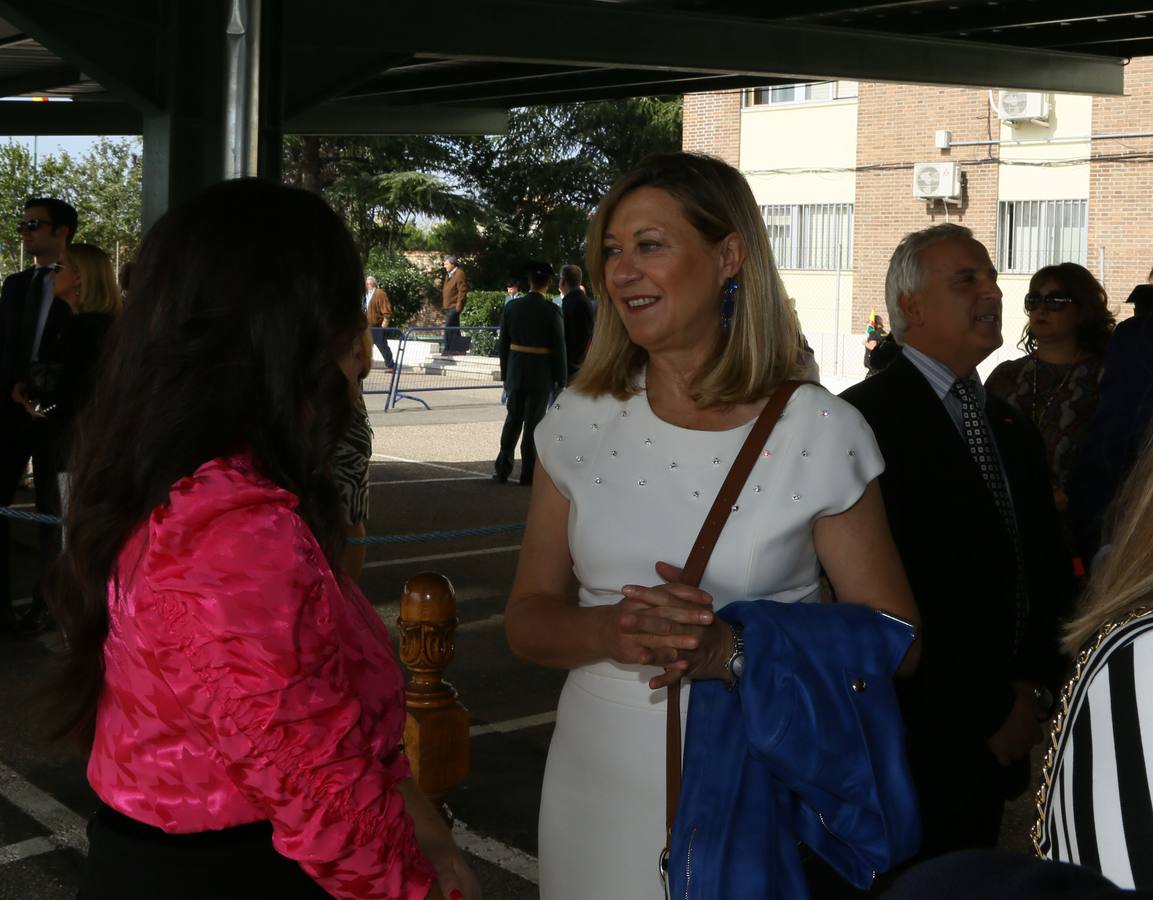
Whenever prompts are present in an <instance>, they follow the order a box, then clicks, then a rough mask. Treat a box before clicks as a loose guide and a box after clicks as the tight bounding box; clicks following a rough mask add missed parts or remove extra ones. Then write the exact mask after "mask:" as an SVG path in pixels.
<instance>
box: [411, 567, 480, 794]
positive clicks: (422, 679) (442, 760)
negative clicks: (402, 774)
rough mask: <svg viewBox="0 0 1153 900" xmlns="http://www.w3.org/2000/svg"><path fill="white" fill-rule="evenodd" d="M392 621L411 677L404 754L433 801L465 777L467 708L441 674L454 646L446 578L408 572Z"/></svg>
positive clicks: (449, 587) (453, 600) (453, 598)
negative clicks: (394, 618)
mask: <svg viewBox="0 0 1153 900" xmlns="http://www.w3.org/2000/svg"><path fill="white" fill-rule="evenodd" d="M396 624H397V628H398V629H399V631H400V658H401V661H402V662H404V665H405V667H406V668H407V669H408V671H409V674H410V676H411V677H410V679H409V682H408V686H407V687H406V688H405V692H404V693H405V706H406V708H407V710H408V716H407V717H406V719H405V723H404V747H405V753H406V754H407V756H408V761H409V763H410V764H411V766H412V774H413V778H415V779H416V783H417V784H418V785H420V788H421V790H422V791H424V793H425V795H426V796H427V797H428V798H429V799H430V800H432V801H433V803H435V804H438V805H439V804H440V803H441V802H442V801H443V799H444V796H445V795H446V794H447V793H448V792H449V791H450V790H452V788H454V787H456V786H457V785H458V784H460V783H461V782H463V781H464V779H465V778H466V777H468V740H469V738H468V710H467V709H465V708H464V706H463V705H462V704H461V702H460V701H459V700H458V699H457V695H456V688H454V687H453V686H452V685H451V684H449V683H448V682H447V681H445V680H444V679H443V678H442V677H441V676H442V675H443V673H444V670H445V669H446V668H447V667H448V664H449V663H450V662H452V657H453V653H454V652H455V649H456V647H455V636H456V625H457V618H456V593H455V592H454V591H453V588H452V582H451V581H449V580H448V579H447V578H445V577H444V576H443V575H438V574H437V573H436V572H422V573H421V574H419V575H414V576H413V577H412V578H410V579H409V580H408V581H407V582H405V585H404V596H403V597H401V599H400V615H399V616H398V617H397V620H396Z"/></svg>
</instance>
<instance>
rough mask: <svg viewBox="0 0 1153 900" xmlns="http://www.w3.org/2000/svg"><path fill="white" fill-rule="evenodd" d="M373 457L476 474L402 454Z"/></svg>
mask: <svg viewBox="0 0 1153 900" xmlns="http://www.w3.org/2000/svg"><path fill="white" fill-rule="evenodd" d="M372 458H373V459H382V460H387V461H388V462H402V463H411V464H412V465H414V466H428V467H429V468H430V469H444V470H445V471H446V472H462V473H463V474H465V475H477V474H478V473H477V472H474V471H473V470H472V469H462V468H461V467H460V466H447V465H445V464H444V463H431V462H425V461H424V460H422V459H407V458H405V457H403V456H388V455H387V454H384V453H374V454H372Z"/></svg>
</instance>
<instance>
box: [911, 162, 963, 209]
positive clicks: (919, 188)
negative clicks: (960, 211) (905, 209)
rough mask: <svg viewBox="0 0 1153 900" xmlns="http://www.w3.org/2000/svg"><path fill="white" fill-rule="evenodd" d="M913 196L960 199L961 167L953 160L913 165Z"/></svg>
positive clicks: (927, 198) (922, 198)
mask: <svg viewBox="0 0 1153 900" xmlns="http://www.w3.org/2000/svg"><path fill="white" fill-rule="evenodd" d="M913 196H914V197H916V198H918V199H919V200H960V199H961V167H960V166H959V165H958V164H957V163H955V162H934V163H917V164H916V165H914V166H913Z"/></svg>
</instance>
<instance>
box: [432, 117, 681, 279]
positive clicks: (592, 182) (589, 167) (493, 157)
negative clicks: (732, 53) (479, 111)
mask: <svg viewBox="0 0 1153 900" xmlns="http://www.w3.org/2000/svg"><path fill="white" fill-rule="evenodd" d="M458 143H459V145H460V149H461V153H460V157H459V159H458V161H457V163H456V169H455V172H454V174H455V175H456V178H457V180H458V181H459V183H460V184H461V186H462V187H463V188H465V189H466V190H468V191H469V192H470V193H472V194H473V196H475V197H476V199H477V201H478V207H477V210H476V215H475V216H469V215H458V216H457V217H456V218H455V219H451V220H449V226H448V227H447V228H445V229H444V231H443V236H444V238H445V239H446V246H445V247H444V249H446V250H449V251H451V252H455V253H457V254H458V255H461V256H465V257H467V258H468V259H469V261H470V263H471V266H472V271H471V272H470V279H471V280H472V283H476V284H479V285H484V286H488V287H499V286H501V284H503V281H504V279H506V278H507V277H508V276H509V275H514V274H518V269H519V267H520V265H521V263H522V262H523V261H524V260H526V259H544V260H548V261H549V262H551V263H553V265H554V266H558V267H559V266H560V265H563V264H564V263H569V262H575V263H578V264H579V263H581V262H582V261H583V258H584V250H583V243H584V233H585V229H586V228H587V225H588V217H589V215H590V213H591V212H592V209H593V207H595V205H596V203H597V201H598V200H599V199H600V198H601V196H602V195H603V194H604V193H605V191H607V190H608V188H609V186H610V185H611V184H612V182H613V180H614V179H616V178H617V176H619V175H621V174H622V173H623V172H626V171H628V170H629V169H630V168H632V167H633V166H635V165H636V164H637V163H638V162H640V161H641V160H642V159H644V157H646V156H648V155H650V154H652V153H658V152H668V151H672V150H676V149H679V147H680V144H681V103H680V100H679V99H675V100H662V99H658V98H653V97H642V98H635V99H631V100H614V101H602V102H596V103H574V104H566V105H563V106H538V107H529V108H526V109H518V110H513V111H512V113H511V114H510V117H509V129H508V133H507V134H504V135H500V136H494V137H486V138H474V139H467V140H462V141H459V142H458Z"/></svg>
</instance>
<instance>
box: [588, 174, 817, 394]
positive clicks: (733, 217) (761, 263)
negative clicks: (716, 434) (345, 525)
mask: <svg viewBox="0 0 1153 900" xmlns="http://www.w3.org/2000/svg"><path fill="white" fill-rule="evenodd" d="M642 187H651V188H657V189H659V190H662V191H664V192H665V193H667V194H669V195H670V196H672V197H674V198H676V199H677V200H678V201H679V202H680V204H681V207H682V209H683V211H684V215H685V218H686V219H687V220H688V222H689V223H690V224H691V225H692V226H693V227H694V228H696V229H697V231H698V232H700V234H701V236H702V237H703V238H704V239H705V241H706V242H707V243H709V244H716V243H718V242H719V241H721V240H723V239H724V238H725V237H727V236H728V235H730V234H733V233H734V232H735V233H736V234H737V235H739V236H740V238H741V240H742V241H743V242H744V245H745V253H746V256H745V261H744V264H743V265H742V266H741V269H740V271H739V272H737V273H736V276H735V277H736V281H737V284H738V285H739V287H738V289H737V293H736V297H735V299H734V303H733V321H732V325H731V327H730V330H729V334H728V335H727V336H722V337H721V339H720V345H719V346H718V347H717V353H716V354H715V355H714V356H713V358H712V361H711V363H709V364H707V365H705V366H704V367H702V368H701V369H700V371H698V372H697V373H696V374H695V376H694V377H693V381H692V383H691V385H690V396H691V397H692V399H693V401H694V402H695V403H696V404H697V405H698V406H700V407H709V406H728V405H732V404H737V403H752V402H755V401H756V400H759V399H761V398H763V397H765V396H766V395H768V394H769V393H770V392H771V391H772V390H773V388H774V387H776V386H777V385H778V384H780V383H781V382H782V381H784V380H785V379H787V378H792V377H799V376H800V374H801V372H802V371H803V368H802V364H801V356H800V349H801V336H800V329H799V327H798V325H797V320H796V316H795V315H794V314H793V311H792V308H791V307H790V305H789V298H788V294H786V292H785V288H784V285H783V284H782V283H781V276H780V274H779V273H778V272H777V267H776V264H775V263H774V262H773V251H772V247H771V246H770V244H769V236H768V233H767V232H766V231H765V223H764V220H763V219H762V218H761V212H760V208H759V207H758V206H757V202H756V200H754V199H753V192H752V191H751V190H750V189H749V185H748V182H746V181H745V179H744V176H743V175H741V173H740V172H738V171H737V170H736V169H734V168H733V167H732V166H730V165H728V164H726V163H724V162H722V161H721V160H719V159H715V158H713V157H711V156H702V155H699V154H695V153H668V154H661V155H658V156H652V157H649V158H648V159H647V160H645V161H644V162H642V163H641V164H640V165H639V166H638V167H637V168H636V169H634V170H633V171H631V172H629V173H627V174H625V175H622V176H621V177H620V178H619V179H617V181H616V183H615V184H614V185H613V186H612V188H611V189H610V190H609V192H608V193H607V194H605V196H604V197H603V198H602V199H601V202H600V203H599V204H597V208H596V212H595V213H594V214H593V217H592V221H591V222H590V223H589V228H588V240H587V245H586V249H585V253H586V261H587V263H588V273H589V279H590V281H591V283H592V286H593V290H594V291H595V292H596V296H598V297H601V298H603V299H604V300H605V301H606V302H605V303H603V304H602V308H601V310H600V314H599V315H598V316H597V318H596V325H595V326H594V329H593V338H592V343H591V345H590V346H589V351H588V356H587V357H585V361H584V363H583V364H582V366H581V369H580V374H579V375H578V376H577V379H576V381H575V382H574V383H573V387H574V388H575V389H576V390H578V391H580V392H582V393H585V394H590V395H592V396H594V397H596V396H600V395H602V394H612V395H613V396H614V397H616V398H617V399H620V400H624V399H626V398H627V397H629V396H630V395H632V394H635V393H637V392H638V391H639V390H640V386H639V375H640V373H641V371H642V370H643V369H644V367H645V365H646V363H647V362H648V353H647V352H646V351H645V350H644V349H643V348H641V347H638V346H637V345H636V344H634V343H633V342H632V341H630V340H629V336H628V332H627V331H626V329H625V326H624V323H623V322H622V321H621V318H620V316H619V315H618V314H617V312H616V310H615V308H610V309H605V308H604V307H605V306H611V302H610V301H609V300H608V297H609V291H608V285H607V284H606V283H605V251H604V234H605V228H606V227H607V225H608V221H609V219H610V218H612V214H613V212H614V211H615V210H616V208H617V205H618V204H619V203H620V202H621V200H622V199H623V198H624V197H625V196H626V195H628V194H629V193H631V192H632V191H635V190H637V189H638V188H642ZM720 315H721V297H720V296H718V297H717V319H718V321H719V320H720Z"/></svg>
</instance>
